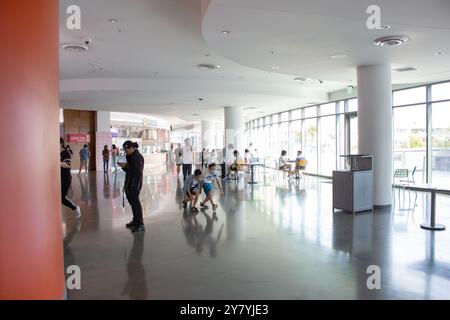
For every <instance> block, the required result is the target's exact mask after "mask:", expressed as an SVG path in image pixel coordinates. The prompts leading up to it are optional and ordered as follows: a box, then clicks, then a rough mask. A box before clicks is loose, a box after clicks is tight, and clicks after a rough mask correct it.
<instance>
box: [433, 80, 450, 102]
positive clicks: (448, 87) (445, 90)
mask: <svg viewBox="0 0 450 320" xmlns="http://www.w3.org/2000/svg"><path fill="white" fill-rule="evenodd" d="M431 98H432V101H437V100H447V99H450V82H445V83H439V84H435V85H433V86H431Z"/></svg>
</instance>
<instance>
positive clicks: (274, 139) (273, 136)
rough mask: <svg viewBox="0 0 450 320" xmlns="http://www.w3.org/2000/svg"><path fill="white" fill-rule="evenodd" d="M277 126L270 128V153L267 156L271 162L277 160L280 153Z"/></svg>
mask: <svg viewBox="0 0 450 320" xmlns="http://www.w3.org/2000/svg"><path fill="white" fill-rule="evenodd" d="M278 129H279V126H278V124H273V125H271V126H270V153H269V156H270V157H271V158H272V159H273V160H278V157H279V154H280V153H281V150H280V147H279V146H278V141H279V130H278Z"/></svg>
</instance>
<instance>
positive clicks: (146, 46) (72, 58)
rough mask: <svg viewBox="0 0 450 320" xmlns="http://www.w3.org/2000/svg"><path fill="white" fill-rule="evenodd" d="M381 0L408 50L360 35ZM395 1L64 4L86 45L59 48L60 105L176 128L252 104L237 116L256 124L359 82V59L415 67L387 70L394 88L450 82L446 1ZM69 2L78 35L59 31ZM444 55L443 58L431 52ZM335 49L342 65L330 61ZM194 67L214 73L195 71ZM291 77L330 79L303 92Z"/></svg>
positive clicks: (112, 0) (63, 37) (65, 38)
mask: <svg viewBox="0 0 450 320" xmlns="http://www.w3.org/2000/svg"><path fill="white" fill-rule="evenodd" d="M377 2H378V3H380V4H381V8H382V20H383V23H386V24H390V25H392V29H391V30H389V32H388V33H389V34H391V33H406V34H407V35H409V36H411V42H410V43H408V45H407V46H405V47H400V48H378V47H375V46H374V45H372V44H371V43H370V41H371V40H372V39H373V38H376V37H377V36H378V35H379V34H385V33H386V31H369V30H367V29H365V17H366V16H365V14H364V13H365V7H367V4H368V3H370V4H373V3H377ZM392 2H394V1H364V0H328V1H325V0H320V1H318V0H315V1H302V0H291V1H289V0H272V1H269V0H226V1H225V0H213V1H212V2H211V3H210V5H209V7H208V9H207V10H206V12H205V14H204V16H202V12H201V2H200V0H127V1H124V0H61V1H60V3H61V21H60V30H61V31H60V41H61V44H65V43H78V44H81V42H82V41H83V40H84V39H88V38H92V44H91V47H90V50H89V51H88V52H87V53H83V54H74V53H69V52H65V51H63V50H61V68H60V69H61V75H60V78H61V89H60V91H61V106H62V107H64V108H77V109H87V110H105V111H107V110H109V111H123V112H136V113H150V114H154V115H160V116H166V117H175V118H178V119H179V122H183V121H193V120H202V119H208V120H221V119H223V110H222V108H223V106H241V107H243V108H248V107H256V108H257V109H255V110H253V109H252V110H246V111H245V113H244V114H245V116H246V117H248V118H253V117H256V116H260V115H262V114H265V113H273V112H276V111H279V110H285V109H291V108H293V107H297V106H302V105H304V104H306V103H308V102H323V101H326V100H327V97H328V96H327V93H328V92H331V91H335V90H339V89H343V88H345V87H346V86H347V85H349V84H355V77H356V72H355V71H356V69H355V66H357V65H359V64H363V63H364V64H365V63H374V62H381V61H388V62H393V63H397V64H398V63H400V64H405V65H412V66H414V67H416V68H418V69H419V71H417V72H409V73H405V74H403V75H402V76H400V74H399V75H396V74H394V75H393V76H394V80H395V81H396V82H398V83H401V82H409V83H413V82H423V81H429V80H440V79H449V78H450V63H449V60H450V59H449V57H450V47H449V46H450V41H449V40H450V38H449V34H450V31H449V30H450V28H449V21H450V19H449V18H450V17H449V15H450V10H449V9H450V7H449V4H450V1H448V0H446V1H443V0H440V1H437V0H435V1H418V0H409V1H406V0H396V1H395V5H394V4H392ZM71 4H77V5H79V6H80V7H81V10H82V25H81V27H82V29H81V30H79V31H70V30H68V29H66V27H65V22H66V21H65V19H66V17H67V14H66V13H65V9H66V7H67V6H69V5H71ZM406 4H409V6H407V5H406ZM421 14H422V15H423V17H422V15H421ZM111 18H116V19H119V22H117V23H111V22H109V19H111ZM224 29H226V30H232V34H231V35H229V36H224V35H222V34H221V32H220V31H221V30H224ZM439 50H440V51H444V55H442V56H436V55H434V52H435V51H439ZM271 51H273V53H271ZM334 53H346V54H347V55H348V58H347V59H343V60H333V59H331V58H330V55H331V54H334ZM206 55H209V56H206ZM200 63H214V64H218V65H220V66H221V68H220V69H219V70H212V71H205V70H200V69H198V68H197V67H196V66H197V65H198V64H200ZM272 66H279V67H280V69H279V70H276V71H274V70H272V69H271V67H272ZM99 67H101V68H102V69H103V70H99ZM443 71H444V72H443ZM295 76H304V77H310V78H314V79H322V80H325V82H324V83H323V84H319V82H318V81H317V80H314V81H311V82H308V83H306V84H303V85H300V84H298V83H297V82H295V81H294V80H293V77H295ZM198 98H203V99H204V100H203V101H198ZM194 114H200V115H199V116H195V115H194ZM172 119H173V118H172Z"/></svg>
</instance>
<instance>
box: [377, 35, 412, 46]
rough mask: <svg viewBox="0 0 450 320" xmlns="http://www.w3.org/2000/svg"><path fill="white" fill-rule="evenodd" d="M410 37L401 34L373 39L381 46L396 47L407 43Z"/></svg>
mask: <svg viewBox="0 0 450 320" xmlns="http://www.w3.org/2000/svg"><path fill="white" fill-rule="evenodd" d="M408 40H409V38H408V37H407V36H404V35H399V36H387V37H381V38H377V39H375V40H373V43H374V44H375V45H377V46H381V47H396V46H400V45H402V44H405V43H406V42H407V41H408Z"/></svg>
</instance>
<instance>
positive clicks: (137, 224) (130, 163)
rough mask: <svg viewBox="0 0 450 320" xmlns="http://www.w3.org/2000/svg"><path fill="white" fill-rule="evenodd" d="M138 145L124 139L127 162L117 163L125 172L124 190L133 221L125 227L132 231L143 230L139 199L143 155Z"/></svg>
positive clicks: (142, 172)
mask: <svg viewBox="0 0 450 320" xmlns="http://www.w3.org/2000/svg"><path fill="white" fill-rule="evenodd" d="M138 147H139V145H138V144H137V143H136V142H131V141H125V142H124V144H123V149H124V150H125V153H126V154H127V156H126V159H127V162H126V163H119V165H120V166H121V167H122V169H123V171H125V173H126V174H125V183H124V191H125V194H126V196H127V199H128V202H129V203H130V205H131V209H132V211H133V221H131V222H130V223H127V225H126V227H127V228H130V229H131V231H132V232H137V231H144V230H145V227H144V218H143V214H142V205H141V201H140V200H139V194H140V192H141V189H142V180H143V174H144V157H143V156H142V155H141V153H140V152H139V150H138Z"/></svg>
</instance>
